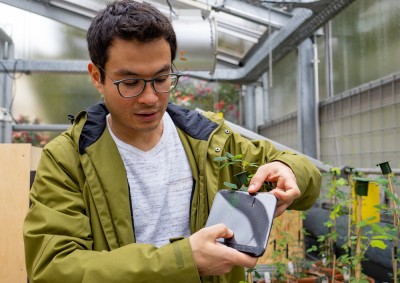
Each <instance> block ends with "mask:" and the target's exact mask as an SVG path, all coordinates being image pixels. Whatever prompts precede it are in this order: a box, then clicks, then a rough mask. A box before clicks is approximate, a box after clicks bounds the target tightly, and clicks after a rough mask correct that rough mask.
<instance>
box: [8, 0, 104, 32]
mask: <svg viewBox="0 0 400 283" xmlns="http://www.w3.org/2000/svg"><path fill="white" fill-rule="evenodd" d="M0 3H4V4H7V5H10V6H14V7H16V8H19V9H22V10H24V11H27V12H31V13H35V14H38V15H41V16H43V17H46V18H49V19H52V20H55V21H57V22H61V23H63V24H66V25H69V26H72V27H76V28H79V29H82V30H87V29H88V28H89V26H90V23H91V21H92V17H93V16H94V15H95V13H96V11H95V10H91V9H89V8H86V7H83V6H82V7H81V6H79V7H78V6H77V5H76V4H72V3H69V2H67V1H62V0H47V2H46V1H39V0H0ZM68 7H69V9H68Z"/></svg>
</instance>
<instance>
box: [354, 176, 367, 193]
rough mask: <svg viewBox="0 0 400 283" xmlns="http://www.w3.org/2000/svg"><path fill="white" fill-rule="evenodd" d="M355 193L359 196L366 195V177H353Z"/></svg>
mask: <svg viewBox="0 0 400 283" xmlns="http://www.w3.org/2000/svg"><path fill="white" fill-rule="evenodd" d="M354 181H356V183H355V190H356V194H357V195H359V196H368V184H369V180H368V179H363V178H354Z"/></svg>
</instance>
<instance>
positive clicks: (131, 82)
mask: <svg viewBox="0 0 400 283" xmlns="http://www.w3.org/2000/svg"><path fill="white" fill-rule="evenodd" d="M147 82H148V83H151V84H152V86H153V88H154V90H155V91H156V92H160V93H167V92H170V91H171V90H173V89H174V88H175V86H176V84H177V83H178V76H177V75H174V74H166V75H160V76H158V77H155V78H153V79H152V80H150V81H147ZM145 83H146V82H145V80H144V79H135V78H132V79H125V80H122V81H120V82H119V84H118V89H119V92H120V93H121V95H122V96H125V97H131V96H137V95H139V94H140V93H141V92H142V91H143V90H144V88H145Z"/></svg>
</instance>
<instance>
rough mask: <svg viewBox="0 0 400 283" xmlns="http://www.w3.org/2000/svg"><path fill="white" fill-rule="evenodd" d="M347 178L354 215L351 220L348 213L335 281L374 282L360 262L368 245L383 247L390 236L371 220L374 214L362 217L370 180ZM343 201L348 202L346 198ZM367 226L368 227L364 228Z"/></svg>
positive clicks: (363, 258)
mask: <svg viewBox="0 0 400 283" xmlns="http://www.w3.org/2000/svg"><path fill="white" fill-rule="evenodd" d="M349 180H350V188H351V189H352V198H351V202H353V199H354V200H355V210H354V215H355V216H354V217H353V220H351V218H352V217H351V214H349V222H350V223H351V226H350V227H349V229H348V235H347V242H346V243H345V244H344V245H343V247H342V248H343V249H344V250H345V254H343V255H341V256H340V257H339V258H338V260H339V262H340V263H341V267H340V271H341V274H340V275H336V276H335V281H336V282H360V283H361V282H375V280H374V279H372V278H370V277H368V276H366V275H364V274H363V272H362V265H361V263H362V261H364V260H365V259H366V258H365V253H366V251H367V249H368V248H369V247H372V248H380V249H385V248H386V244H385V243H384V241H383V240H387V239H390V238H391V236H390V235H389V234H388V233H387V232H386V231H385V229H383V228H382V227H381V226H380V225H379V224H377V223H375V222H372V221H373V220H374V219H375V216H372V217H368V218H366V219H363V218H362V214H361V207H362V203H363V197H364V196H366V195H368V184H369V182H371V180H369V179H367V178H361V177H353V178H350V179H349ZM345 203H348V200H346V201H345ZM349 210H350V209H349ZM367 226H368V227H369V228H370V229H366V228H367Z"/></svg>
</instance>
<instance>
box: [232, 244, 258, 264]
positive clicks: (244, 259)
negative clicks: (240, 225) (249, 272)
mask: <svg viewBox="0 0 400 283" xmlns="http://www.w3.org/2000/svg"><path fill="white" fill-rule="evenodd" d="M226 248H227V249H229V250H230V257H231V258H232V259H233V262H234V263H235V265H238V266H243V267H247V268H253V267H254V266H255V265H256V264H257V260H258V258H257V257H252V256H250V255H248V254H245V253H242V252H239V251H237V250H235V249H233V248H230V247H226Z"/></svg>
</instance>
